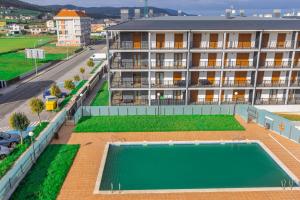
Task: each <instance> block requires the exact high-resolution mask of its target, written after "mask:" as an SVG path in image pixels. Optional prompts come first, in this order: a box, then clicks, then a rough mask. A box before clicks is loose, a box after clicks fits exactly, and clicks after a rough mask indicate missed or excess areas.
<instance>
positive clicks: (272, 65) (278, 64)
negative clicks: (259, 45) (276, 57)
mask: <svg viewBox="0 0 300 200" xmlns="http://www.w3.org/2000/svg"><path fill="white" fill-rule="evenodd" d="M291 64H292V61H282V62H276V61H265V62H263V63H260V66H259V68H262V69H273V68H281V69H284V68H290V67H291Z"/></svg>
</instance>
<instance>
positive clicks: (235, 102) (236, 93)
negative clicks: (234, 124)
mask: <svg viewBox="0 0 300 200" xmlns="http://www.w3.org/2000/svg"><path fill="white" fill-rule="evenodd" d="M238 94H239V93H238V92H235V93H234V96H235V101H234V108H233V115H235V109H236V108H235V107H236V104H237V95H238Z"/></svg>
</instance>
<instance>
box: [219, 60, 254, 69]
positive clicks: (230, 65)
mask: <svg viewBox="0 0 300 200" xmlns="http://www.w3.org/2000/svg"><path fill="white" fill-rule="evenodd" d="M224 68H226V69H247V68H248V69H249V68H254V65H253V62H247V61H235V62H233V61H230V62H225V65H224Z"/></svg>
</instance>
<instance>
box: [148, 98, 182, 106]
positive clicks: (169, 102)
mask: <svg viewBox="0 0 300 200" xmlns="http://www.w3.org/2000/svg"><path fill="white" fill-rule="evenodd" d="M151 105H152V106H158V105H185V100H184V99H152V100H151Z"/></svg>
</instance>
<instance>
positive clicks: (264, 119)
mask: <svg viewBox="0 0 300 200" xmlns="http://www.w3.org/2000/svg"><path fill="white" fill-rule="evenodd" d="M233 113H236V114H238V115H239V116H241V117H242V118H243V119H244V120H245V121H249V120H250V119H252V121H254V122H256V123H257V124H259V125H260V126H263V127H266V128H268V129H270V130H272V131H274V132H276V133H278V134H280V135H282V136H285V137H287V138H289V139H291V140H293V141H295V142H298V143H300V130H299V129H297V128H296V127H295V125H294V124H293V122H291V121H289V120H288V119H285V118H283V117H280V116H278V115H275V114H273V113H271V112H268V111H266V110H261V109H257V108H255V107H253V106H251V105H187V106H180V105H178V106H83V107H80V108H79V109H78V110H77V112H76V113H75V115H74V121H75V123H77V122H78V121H79V120H80V118H81V117H86V116H88V117H90V116H91V117H93V116H127V115H219V114H223V115H232V114H233Z"/></svg>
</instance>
